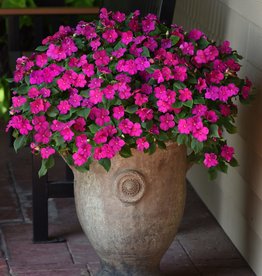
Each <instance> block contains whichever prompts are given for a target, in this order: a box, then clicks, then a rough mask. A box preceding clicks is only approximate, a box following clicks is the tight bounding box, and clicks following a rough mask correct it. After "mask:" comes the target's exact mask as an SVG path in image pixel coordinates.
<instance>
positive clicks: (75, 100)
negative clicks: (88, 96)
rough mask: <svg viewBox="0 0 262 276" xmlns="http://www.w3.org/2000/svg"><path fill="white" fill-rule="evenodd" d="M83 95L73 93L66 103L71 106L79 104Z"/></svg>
mask: <svg viewBox="0 0 262 276" xmlns="http://www.w3.org/2000/svg"><path fill="white" fill-rule="evenodd" d="M82 99H83V97H82V96H80V95H78V94H73V95H71V96H70V97H69V100H68V103H69V104H70V105H71V106H72V107H78V106H80V105H81V101H82Z"/></svg>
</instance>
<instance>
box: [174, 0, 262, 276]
mask: <svg viewBox="0 0 262 276" xmlns="http://www.w3.org/2000/svg"><path fill="white" fill-rule="evenodd" d="M174 23H176V24H179V25H182V26H184V28H185V29H186V30H190V29H192V28H199V29H202V30H203V31H204V32H205V33H206V34H207V35H208V36H209V37H210V38H212V39H215V40H217V41H219V42H221V41H223V40H229V41H231V43H232V47H233V48H234V49H236V50H238V51H239V53H240V54H241V55H243V56H244V57H245V59H244V61H243V62H242V64H243V67H242V70H241V75H242V76H244V75H248V77H249V78H250V79H251V80H252V81H253V82H254V84H255V86H256V89H257V98H256V100H255V102H254V103H253V105H252V106H251V107H241V109H240V114H239V119H238V128H239V134H235V135H233V136H232V137H229V138H228V140H229V141H230V143H231V144H232V145H233V146H235V148H236V150H237V158H238V160H239V161H240V166H239V167H238V168H234V169H230V170H229V173H228V174H227V175H225V174H223V175H222V174H221V175H220V176H219V178H218V179H217V180H216V181H215V182H209V181H208V180H207V174H206V171H205V169H203V168H202V167H200V166H195V167H193V168H192V169H191V171H190V172H189V173H188V179H189V180H190V182H191V183H192V185H193V186H194V188H195V189H196V191H197V193H198V194H199V196H200V197H201V198H202V200H203V201H204V202H205V204H206V205H207V206H208V208H209V209H210V211H211V212H212V213H213V214H214V216H215V217H216V218H217V220H218V222H219V223H220V224H221V226H222V227H223V229H224V230H225V232H226V233H227V235H228V236H229V237H230V238H231V240H232V241H233V243H234V244H235V246H236V247H237V248H238V249H239V251H240V252H241V254H242V255H243V256H244V258H245V259H246V260H247V262H248V263H249V265H250V266H251V267H252V269H253V270H254V272H255V273H256V274H257V275H262V261H261V260H262V97H261V96H262V0H177V5H176V10H175V15H174Z"/></svg>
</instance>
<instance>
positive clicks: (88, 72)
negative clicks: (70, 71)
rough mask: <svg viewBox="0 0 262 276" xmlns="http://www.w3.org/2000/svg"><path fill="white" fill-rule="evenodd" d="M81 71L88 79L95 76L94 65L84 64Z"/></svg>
mask: <svg viewBox="0 0 262 276" xmlns="http://www.w3.org/2000/svg"><path fill="white" fill-rule="evenodd" d="M82 70H83V72H84V73H85V74H86V75H87V76H88V77H92V76H93V75H94V74H95V67H94V64H88V63H86V64H84V65H83V66H82Z"/></svg>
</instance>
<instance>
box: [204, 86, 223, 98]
mask: <svg viewBox="0 0 262 276" xmlns="http://www.w3.org/2000/svg"><path fill="white" fill-rule="evenodd" d="M219 94H220V89H219V88H218V87H217V86H210V87H209V88H207V89H206V93H205V98H206V99H210V100H212V101H216V100H217V99H218V98H219Z"/></svg>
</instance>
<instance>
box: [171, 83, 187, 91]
mask: <svg viewBox="0 0 262 276" xmlns="http://www.w3.org/2000/svg"><path fill="white" fill-rule="evenodd" d="M183 88H186V85H185V84H184V83H182V82H175V83H174V84H173V89H174V90H176V91H177V90H179V89H183Z"/></svg>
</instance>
